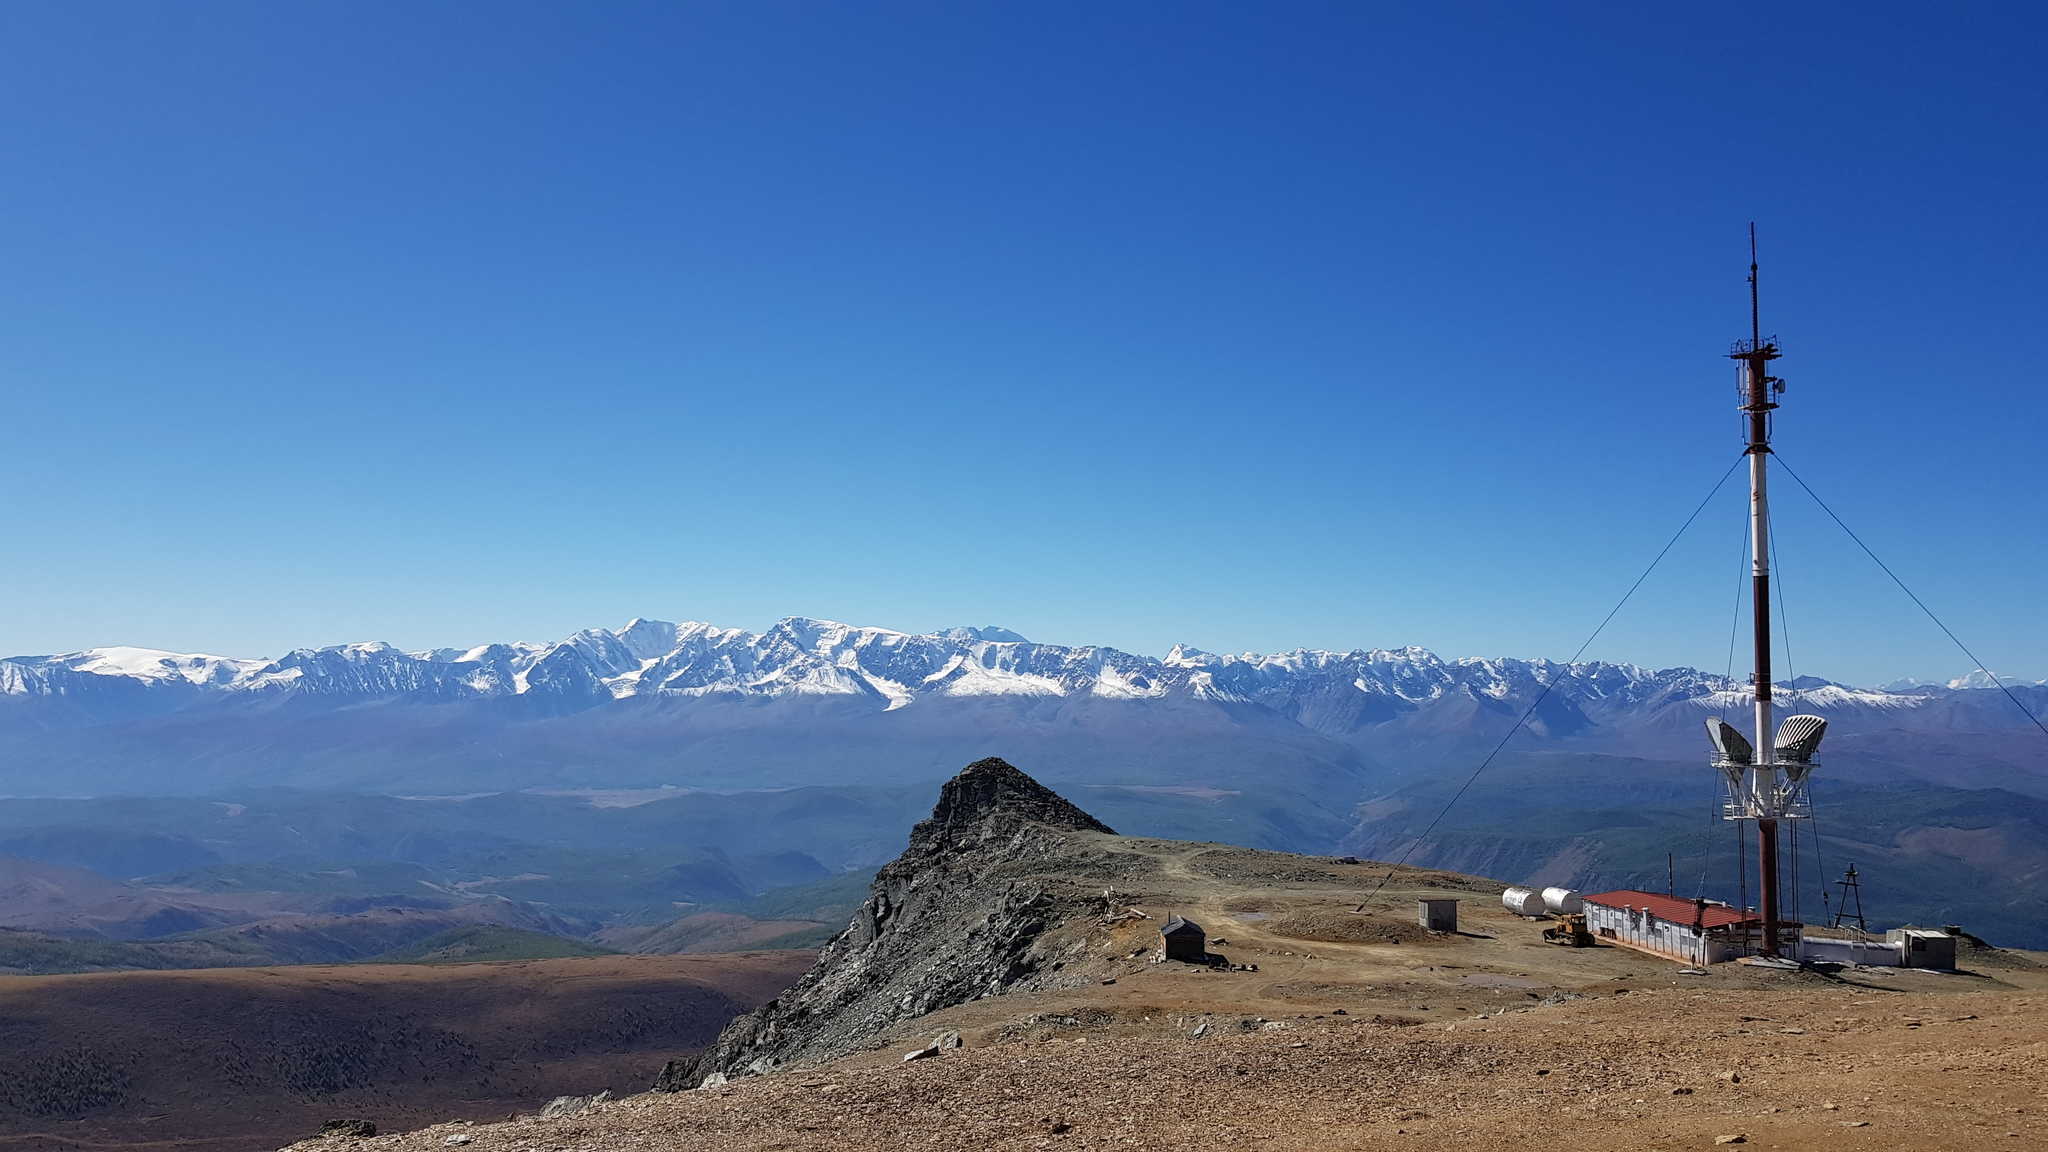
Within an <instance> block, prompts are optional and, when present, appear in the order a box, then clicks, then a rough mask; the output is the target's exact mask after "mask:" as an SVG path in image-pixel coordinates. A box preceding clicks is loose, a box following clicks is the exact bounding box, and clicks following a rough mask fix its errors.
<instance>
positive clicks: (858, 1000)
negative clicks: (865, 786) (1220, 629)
mask: <svg viewBox="0 0 2048 1152" xmlns="http://www.w3.org/2000/svg"><path fill="white" fill-rule="evenodd" d="M1104 835H1109V836H1114V835H1115V833H1114V832H1113V831H1112V830H1111V829H1110V828H1109V826H1108V825H1106V824H1104V823H1102V822H1101V821H1100V820H1097V819H1095V818H1094V817H1093V816H1090V815H1088V814H1087V813H1086V812H1083V811H1081V809H1079V808H1077V807H1075V806H1074V805H1073V804H1072V803H1070V802H1069V801H1067V800H1066V799H1064V798H1063V797H1061V796H1059V795H1058V794H1056V793H1054V792H1053V791H1052V790H1051V789H1048V788H1046V787H1045V786H1044V785H1042V784H1040V783H1038V782H1037V781H1036V780H1033V779H1032V778H1031V777H1029V776H1027V775H1025V774H1024V773H1022V772H1019V771H1018V770H1017V769H1015V768H1013V767H1011V766H1010V765H1008V764H1006V763H1004V762H1003V761H1001V760H998V759H995V758H990V759H987V760H978V761H976V762H974V763H973V764H970V765H968V766H967V767H966V769H964V770H963V771H962V772H961V773H960V774H959V775H958V776H955V777H954V778H953V779H951V780H949V781H947V782H946V785H945V787H944V788H942V789H940V791H939V802H938V805H937V807H935V808H933V809H932V815H931V819H929V820H926V821H924V822H923V823H921V824H919V825H918V826H917V827H916V828H914V829H912V830H911V833H910V846H909V847H908V848H907V849H905V850H904V853H903V855H901V856H899V857H897V858H896V859H895V860H894V861H893V862H891V863H890V864H889V865H888V866H886V867H884V868H883V869H882V870H881V871H880V872H879V873H877V874H876V876H875V882H874V885H873V887H872V888H870V889H869V893H868V899H867V901H866V902H865V903H863V904H862V905H861V906H860V909H859V910H858V911H857V912H855V913H854V917H853V922H852V923H851V924H849V925H847V928H846V930H845V931H844V932H841V933H840V934H839V935H838V936H837V937H835V938H833V940H832V941H831V942H830V943H828V944H826V945H825V948H824V950H823V951H822V952H821V953H820V954H819V957H818V962H817V964H816V965H815V966H814V967H812V969H811V970H810V971H809V972H807V973H805V974H804V976H803V978H802V979H800V980H798V981H797V983H796V986H795V987H793V988H791V989H790V990H789V991H788V992H787V993H785V994H783V995H782V996H781V997H779V998H777V999H776V1000H775V1001H774V1002H773V1003H770V1004H768V1005H765V1006H763V1007H762V1008H760V1009H759V1010H757V1011H755V1012H753V1013H751V1014H749V1015H746V1016H742V1017H739V1018H738V1019H736V1020H734V1021H733V1022H732V1023H731V1024H728V1025H727V1026H726V1028H725V1031H724V1032H723V1033H721V1034H720V1035H719V1037H718V1041H717V1042H716V1043H715V1044H713V1045H712V1047H711V1048H710V1050H708V1051H706V1052H705V1053H704V1054H703V1055H702V1056H700V1057H698V1058H697V1059H696V1060H695V1061H694V1062H692V1063H690V1064H687V1065H685V1066H684V1067H683V1068H682V1069H678V1070H677V1071H675V1072H673V1073H672V1072H671V1071H669V1070H667V1069H665V1070H664V1071H663V1073H662V1076H661V1078H660V1079H658V1080H657V1081H656V1082H655V1088H656V1089H657V1090H662V1091H676V1090H678V1089H681V1088H686V1087H688V1086H690V1085H691V1084H692V1083H702V1082H703V1080H704V1078H705V1077H707V1076H710V1075H713V1074H716V1073H723V1074H724V1075H726V1076H731V1077H737V1076H742V1075H747V1074H749V1073H753V1072H754V1071H755V1068H756V1066H757V1065H759V1063H760V1061H761V1060H763V1059H764V1058H773V1060H774V1061H775V1063H774V1064H772V1065H770V1067H787V1066H798V1065H803V1064H815V1063H819V1062H821V1061H824V1060H830V1059H833V1058H834V1057H838V1056H844V1055H847V1054H848V1053H851V1052H855V1051H859V1050H861V1049H863V1048H868V1047H872V1044H871V1043H870V1042H871V1041H872V1040H873V1039H874V1037H876V1036H877V1035H879V1034H880V1033H882V1032H884V1031H886V1030H887V1029H889V1028H891V1027H893V1026H895V1025H897V1024H900V1023H902V1022H903V1021H905V1020H911V1019H915V1018H916V1017H919V1016H922V1015H925V1014H926V1013H928V1012H935V1011H937V1010H939V1009H941V1008H949V1007H951V1006H953V1005H955V1004H964V1003H967V1002H968V1001H970V1000H976V999H980V998H981V997H983V996H990V995H998V994H1001V993H1005V992H1016V991H1028V990H1031V989H1035V988H1053V987H1068V986H1077V985H1079V984H1080V983H1084V982H1085V983H1090V984H1092V983H1094V981H1095V977H1094V976H1092V975H1089V976H1080V975H1078V974H1063V973H1062V972H1061V965H1062V964H1063V963H1064V961H1063V959H1062V957H1060V956H1055V955H1052V954H1050V951H1049V950H1047V949H1044V948H1041V947H1040V943H1041V938H1042V937H1043V936H1044V935H1045V934H1046V933H1047V932H1049V931H1051V930H1053V929H1055V928H1057V927H1059V926H1061V925H1063V924H1066V923H1067V922H1069V921H1071V920H1074V919H1076V918H1078V917H1081V916H1084V915H1087V916H1093V917H1097V918H1099V917H1101V916H1103V915H1106V914H1107V913H1108V912H1109V911H1110V907H1109V904H1108V903H1107V902H1106V900H1105V898H1104V896H1103V895H1102V892H1103V891H1104V885H1103V883H1102V880H1103V879H1104V878H1105V877H1101V876H1090V877H1088V880H1087V882H1085V883H1084V882H1082V879H1081V876H1082V874H1085V873H1086V871H1087V866H1088V864H1089V863H1090V862H1091V861H1100V860H1103V859H1106V858H1107V857H1108V856H1109V855H1110V853H1109V852H1107V851H1106V849H1105V848H1104V847H1103V846H1102V845H1101V843H1100V841H1099V840H1098V839H1097V838H1098V837H1100V836H1104ZM1068 877H1071V879H1070V878H1068ZM1106 878H1108V879H1110V880H1112V881H1114V880H1115V879H1118V878H1119V877H1117V876H1115V875H1113V874H1109V875H1107V876H1106ZM679 1063H681V1062H672V1064H671V1067H672V1068H674V1067H675V1065H676V1064H679Z"/></svg>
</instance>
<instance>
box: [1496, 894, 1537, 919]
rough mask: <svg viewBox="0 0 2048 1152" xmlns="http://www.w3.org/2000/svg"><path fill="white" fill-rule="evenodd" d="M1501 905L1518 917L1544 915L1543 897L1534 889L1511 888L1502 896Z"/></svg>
mask: <svg viewBox="0 0 2048 1152" xmlns="http://www.w3.org/2000/svg"><path fill="white" fill-rule="evenodd" d="M1500 903H1501V907H1503V908H1506V909H1507V910H1508V911H1510V912H1513V913H1514V914H1515V915H1517V916H1541V915H1543V896H1542V894H1540V893H1538V892H1537V891H1536V890H1535V889H1534V888H1510V889H1508V890H1507V891H1505V892H1503V893H1501V894H1500Z"/></svg>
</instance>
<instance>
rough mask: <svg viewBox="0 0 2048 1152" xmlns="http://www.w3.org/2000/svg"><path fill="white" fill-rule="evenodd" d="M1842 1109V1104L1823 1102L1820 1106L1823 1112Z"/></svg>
mask: <svg viewBox="0 0 2048 1152" xmlns="http://www.w3.org/2000/svg"><path fill="white" fill-rule="evenodd" d="M1841 1109H1842V1106H1841V1105H1840V1104H1823V1105H1821V1106H1820V1110H1821V1111H1823V1112H1839V1111H1841Z"/></svg>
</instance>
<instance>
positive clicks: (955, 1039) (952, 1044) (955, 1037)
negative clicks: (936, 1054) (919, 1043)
mask: <svg viewBox="0 0 2048 1152" xmlns="http://www.w3.org/2000/svg"><path fill="white" fill-rule="evenodd" d="M932 1047H934V1048H965V1047H967V1042H966V1041H964V1040H962V1039H960V1034H959V1033H958V1032H941V1033H939V1034H938V1035H937V1036H934V1037H932Z"/></svg>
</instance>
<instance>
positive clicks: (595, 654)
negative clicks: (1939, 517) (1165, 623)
mask: <svg viewBox="0 0 2048 1152" xmlns="http://www.w3.org/2000/svg"><path fill="white" fill-rule="evenodd" d="M1979 675H1980V677H1981V674H1979ZM1553 683H1555V685H1556V688H1555V689H1554V691H1555V692H1556V693H1557V694H1559V695H1562V696H1564V697H1566V698H1567V699H1570V700H1571V701H1573V702H1575V703H1580V704H1582V705H1588V706H1595V707H1603V708H1614V707H1623V708H1626V707H1635V706H1641V705H1645V704H1652V703H1660V702H1672V701H1676V700H1689V701H1695V702H1698V703H1700V704H1703V705H1707V706H1712V707H1732V706H1739V704H1740V703H1741V701H1742V698H1743V696H1744V694H1745V692H1746V687H1745V686H1744V685H1742V684H1740V683H1737V682H1733V681H1730V680H1728V679H1726V678H1724V677H1721V676H1716V675H1711V674H1708V673H1703V672H1699V671H1696V670H1694V669H1690V668H1676V669H1664V670H1651V669H1646V668H1641V667H1638V666H1636V665H1633V664H1609V663H1602V662H1597V661H1595V662H1586V663H1579V664H1564V663H1559V662H1556V661H1550V660H1541V659H1537V660H1519V659H1479V658H1466V659H1459V660H1445V659H1443V658H1441V657H1439V656H1437V655H1436V654H1435V653H1432V652H1430V651H1428V650H1426V649H1422V648H1413V647H1410V648H1399V649H1392V650H1388V649H1373V650H1369V651H1365V650H1360V651H1350V652H1329V651H1323V650H1320V649H1306V648H1298V649H1295V650H1294V651H1292V652H1282V653H1275V654H1270V655H1259V654H1253V653H1245V654H1241V655H1217V654H1213V653H1209V652H1203V651H1200V650H1198V649H1194V648H1189V647H1185V646H1182V647H1176V648H1175V649H1173V650H1172V651H1171V652H1169V653H1167V654H1166V655H1165V656H1164V657H1163V658H1161V657H1151V656H1140V655H1134V654H1131V653H1128V652H1122V651H1119V650H1117V649H1114V648H1105V647H1096V646H1092V645H1091V646H1082V647H1069V646H1065V645H1057V644H1035V643H1032V642H1030V641H1028V640H1026V639H1025V638H1024V637H1022V636H1019V635H1017V634H1016V633H1014V632H1010V631H1007V630H1005V629H1001V628H953V629H949V630H946V631H943V632H929V633H922V634H911V633H904V632H895V631H890V630H888V629H884V628H863V627H852V626H849V625H845V624H838V623H834V622H831V621H827V620H812V619H806V618H802V617H791V618H789V619H785V620H783V621H781V622H780V623H778V624H776V625H775V626H774V627H772V628H770V629H768V630H767V631H765V632H760V633H755V632H748V631H745V630H743V629H738V628H720V627H717V626H716V625H712V624H704V623H696V622H691V623H684V624H671V623H667V622H664V621H660V620H634V621H632V622H630V623H628V624H627V625H626V626H625V627H623V628H620V629H617V630H616V631H614V630H610V629H604V628H593V629H589V630H586V631H583V632H578V633H576V634H575V635H573V636H570V637H568V638H567V639H565V640H560V641H557V642H554V643H546V644H534V643H524V642H521V643H509V644H487V645H483V646H480V647H476V648H470V649H452V648H444V649H435V650H430V651H423V652H406V651H401V650H399V649H397V648H393V647H392V646H390V645H388V644H382V643H365V644H348V645H338V646H334V647H329V648H317V649H313V648H308V649H299V650H297V651H293V652H291V653H288V654H287V655H285V656H282V657H280V658H278V659H275V660H263V659H234V658H230V657H223V656H207V655H198V654H185V653H174V652H161V651H155V650H152V649H145V648H124V647H113V648H94V649H90V650H88V651H84V652H77V653H71V654H68V655H62V656H15V657H9V658H6V659H0V694H6V695H11V696H16V697H45V698H67V697H68V698H71V699H74V700H78V701H80V702H83V700H84V699H85V698H88V697H93V696H101V695H108V696H119V697H121V698H123V699H124V700H126V701H127V702H129V703H132V704H134V705H137V706H141V707H142V708H143V710H144V711H154V710H155V709H154V708H151V707H148V706H147V705H145V704H144V700H145V699H146V698H148V697H151V696H162V697H167V699H164V700H162V701H160V702H159V703H160V704H161V705H169V706H173V707H179V706H189V705H190V704H193V703H197V702H199V701H201V700H212V699H233V698H242V699H282V698H288V697H298V698H313V699H325V700H329V701H332V702H335V703H341V702H344V701H351V702H354V701H368V700H386V699H393V698H408V699H412V700H417V701H457V700H481V699H490V698H496V697H507V696H529V697H548V698H553V699H555V700H558V701H561V702H562V703H565V704H569V705H572V706H574V705H583V706H594V705H597V704H600V703H603V702H605V701H608V700H616V699H624V698H628V697H695V696H709V695H717V694H734V695H740V696H770V697H775V696H789V695H799V696H800V695H822V696H844V697H855V698H864V699H867V700H870V701H872V702H873V703H874V704H875V705H877V706H878V707H880V708H881V709H882V710H884V711H893V710H895V709H899V708H905V707H910V706H912V705H915V704H916V703H918V702H919V701H921V700H926V699H930V698H934V697H971V696H1027V697H1028V696H1038V697H1075V696H1092V697H1098V698H1104V699H1117V700H1143V699H1158V698H1164V697H1174V696H1180V697H1186V698H1191V699H1196V700H1210V701H1221V702H1233V703H1245V704H1258V705H1263V706H1266V707H1269V708H1275V709H1277V710H1279V711H1281V712H1283V713H1289V714H1291V713H1293V712H1295V711H1296V710H1298V709H1299V708H1300V707H1302V706H1303V705H1304V704H1305V703H1306V702H1307V701H1308V700H1310V699H1311V698H1316V699H1323V700H1328V699H1329V698H1332V697H1337V698H1342V697H1344V696H1355V697H1357V698H1358V701H1359V702H1360V703H1361V704H1364V705H1366V706H1367V710H1368V711H1379V710H1383V708H1373V707H1371V706H1372V705H1375V704H1377V705H1381V706H1383V707H1388V706H1390V707H1393V708H1396V709H1399V708H1403V707H1404V706H1413V705H1418V704H1423V703H1427V702H1430V701H1435V700H1439V699H1442V698H1444V697H1446V696H1450V695H1469V696H1472V697H1474V698H1484V699H1491V700H1496V701H1505V700H1510V699H1518V698H1523V697H1525V696H1527V695H1528V694H1529V693H1531V692H1532V691H1540V690H1541V688H1542V686H1544V685H1546V684H1553ZM1984 686H1987V687H1988V686H1989V685H1988V682H1987V683H1986V684H1985V685H1984ZM1788 687H1789V686H1788ZM1949 687H1950V688H1954V689H1961V688H1965V687H1971V688H1974V687H1978V685H1977V684H1976V683H1975V682H1974V681H1969V682H1965V681H1957V682H1955V683H1953V684H1951V685H1949ZM1791 695H1792V696H1793V697H1794V698H1795V699H1796V702H1797V703H1799V704H1800V705H1801V706H1806V707H1822V708H1825V707H1842V706H1855V707H1863V708H1876V709H1909V708H1914V707H1918V706H1921V705H1923V704H1925V703H1926V702H1927V700H1928V699H1929V698H1930V696H1929V689H1928V688H1927V687H1926V686H1917V687H1915V688H1912V689H1909V690H1906V691H1886V690H1883V689H1865V688H1851V687H1847V686H1844V685H1840V684H1834V683H1829V682H1825V681H1816V680H1811V679H1803V680H1802V681H1801V682H1800V683H1799V685H1798V689H1797V691H1796V692H1793V693H1792V694H1791ZM1788 702H1791V701H1788ZM115 711H116V712H123V711H127V709H116V710H115ZM108 718H109V719H112V718H113V717H111V716H110V717H108Z"/></svg>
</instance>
